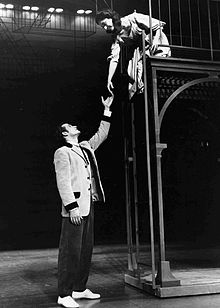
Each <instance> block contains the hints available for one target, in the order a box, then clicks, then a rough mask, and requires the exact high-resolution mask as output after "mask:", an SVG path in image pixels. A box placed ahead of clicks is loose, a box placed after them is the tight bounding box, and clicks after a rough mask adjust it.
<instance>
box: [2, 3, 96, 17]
mask: <svg viewBox="0 0 220 308" xmlns="http://www.w3.org/2000/svg"><path fill="white" fill-rule="evenodd" d="M13 8H14V5H13V4H3V3H0V9H13ZM22 9H23V10H24V11H33V12H37V11H39V9H40V8H39V7H38V6H29V5H25V6H23V7H22ZM47 11H48V12H49V13H54V12H56V13H62V12H63V9H62V8H56V9H55V8H54V7H50V8H49V9H48V10H47ZM91 13H92V10H78V11H77V14H79V15H82V14H86V15H89V14H91Z"/></svg>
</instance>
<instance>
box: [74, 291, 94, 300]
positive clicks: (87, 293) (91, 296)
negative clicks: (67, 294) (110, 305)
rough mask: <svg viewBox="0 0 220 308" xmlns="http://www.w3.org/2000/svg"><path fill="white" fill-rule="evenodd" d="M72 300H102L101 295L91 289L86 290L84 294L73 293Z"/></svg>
mask: <svg viewBox="0 0 220 308" xmlns="http://www.w3.org/2000/svg"><path fill="white" fill-rule="evenodd" d="M72 298H74V299H81V298H87V299H98V298H100V294H98V293H93V292H92V291H90V290H89V289H86V290H85V291H83V292H75V291H73V293H72Z"/></svg>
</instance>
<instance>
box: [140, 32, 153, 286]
mask: <svg viewBox="0 0 220 308" xmlns="http://www.w3.org/2000/svg"><path fill="white" fill-rule="evenodd" d="M142 46H143V74H144V102H145V132H146V133H145V136H146V151H147V180H148V202H149V216H150V242H151V271H152V287H153V289H155V287H156V283H155V248H154V222H153V204H152V184H151V165H150V141H149V116H148V94H147V68H146V55H145V32H144V31H142Z"/></svg>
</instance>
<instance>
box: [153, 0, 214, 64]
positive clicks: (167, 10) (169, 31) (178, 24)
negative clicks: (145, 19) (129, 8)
mask: <svg viewBox="0 0 220 308" xmlns="http://www.w3.org/2000/svg"><path fill="white" fill-rule="evenodd" d="M148 10H149V16H150V17H153V18H157V19H159V20H161V21H164V22H166V25H165V27H164V32H165V33H166V35H167V37H168V39H169V43H170V47H171V50H172V56H174V57H182V58H196V59H209V60H211V61H218V60H220V0H154V1H152V0H148ZM150 31H151V33H152V29H151V30H150ZM151 37H152V36H151ZM151 43H152V42H151Z"/></svg>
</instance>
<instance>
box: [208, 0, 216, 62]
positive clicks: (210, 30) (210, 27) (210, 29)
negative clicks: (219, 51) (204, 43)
mask: <svg viewBox="0 0 220 308" xmlns="http://www.w3.org/2000/svg"><path fill="white" fill-rule="evenodd" d="M207 9H208V18H209V43H210V53H211V60H212V61H213V59H214V56H213V44H212V24H211V15H210V0H207Z"/></svg>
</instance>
